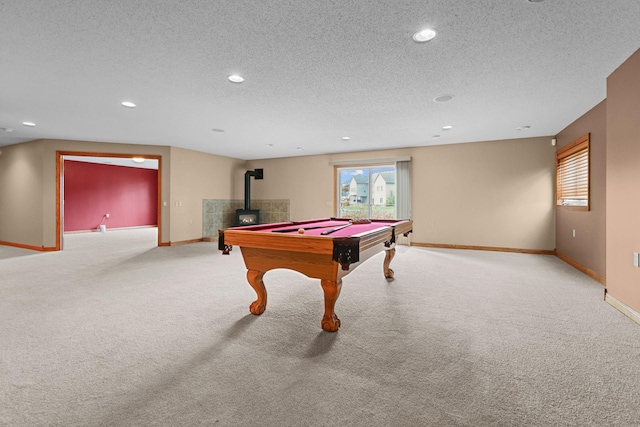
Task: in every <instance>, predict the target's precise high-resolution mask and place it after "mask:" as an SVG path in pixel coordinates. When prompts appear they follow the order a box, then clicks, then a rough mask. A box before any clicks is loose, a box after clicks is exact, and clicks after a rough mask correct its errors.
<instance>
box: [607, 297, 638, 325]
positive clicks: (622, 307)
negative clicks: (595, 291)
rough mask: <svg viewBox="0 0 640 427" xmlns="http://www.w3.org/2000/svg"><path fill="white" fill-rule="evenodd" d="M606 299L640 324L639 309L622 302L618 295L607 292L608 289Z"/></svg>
mask: <svg viewBox="0 0 640 427" xmlns="http://www.w3.org/2000/svg"><path fill="white" fill-rule="evenodd" d="M604 300H605V301H606V302H608V303H609V304H611V305H612V306H613V308H615V309H616V310H618V311H619V312H621V313H622V314H624V315H625V316H627V317H629V318H630V319H631V320H633V321H634V322H636V323H638V324H640V313H638V312H637V311H635V310H634V309H633V308H631V307H629V306H628V305H626V304H625V303H623V302H621V301H620V300H618V299H617V298H616V297H614V296H612V295H611V294H610V293H608V292H607V290H606V289H605V290H604Z"/></svg>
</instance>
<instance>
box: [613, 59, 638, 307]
mask: <svg viewBox="0 0 640 427" xmlns="http://www.w3.org/2000/svg"><path fill="white" fill-rule="evenodd" d="M638 94H640V51H637V52H636V53H634V54H633V55H632V56H631V57H630V58H629V59H628V60H627V61H626V62H625V63H624V64H622V65H621V66H620V67H619V68H618V69H617V70H616V71H614V72H613V73H612V74H611V76H609V78H608V79H607V150H606V156H607V162H606V163H607V220H606V224H607V225H606V227H607V238H606V241H607V244H606V251H607V254H606V260H607V261H606V262H607V291H608V292H609V294H610V295H612V296H613V297H615V298H616V299H618V300H619V301H620V302H622V303H623V304H626V305H627V306H628V307H631V308H632V309H634V310H635V311H636V312H640V268H637V267H634V265H633V258H632V257H633V253H634V252H640V221H639V218H640V186H639V183H640V96H638Z"/></svg>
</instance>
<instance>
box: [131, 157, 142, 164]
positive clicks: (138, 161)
mask: <svg viewBox="0 0 640 427" xmlns="http://www.w3.org/2000/svg"><path fill="white" fill-rule="evenodd" d="M131 160H133V161H134V162H135V163H144V157H132V158H131Z"/></svg>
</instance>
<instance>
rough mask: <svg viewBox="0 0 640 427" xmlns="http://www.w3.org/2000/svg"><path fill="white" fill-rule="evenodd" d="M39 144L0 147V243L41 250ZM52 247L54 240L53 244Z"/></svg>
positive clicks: (41, 179)
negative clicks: (16, 244) (17, 244)
mask: <svg viewBox="0 0 640 427" xmlns="http://www.w3.org/2000/svg"><path fill="white" fill-rule="evenodd" d="M42 147H43V143H42V141H32V142H28V143H24V144H19V145H12V146H7V147H0V153H1V154H0V241H2V242H7V243H19V244H22V245H27V246H32V247H37V248H42V247H45V246H47V245H45V244H44V237H43V230H44V225H45V224H44V221H43V216H42V212H43V203H44V201H43V200H44V199H43V195H44V191H43V187H44V183H45V179H44V175H43V168H42V151H43V148H42ZM54 243H55V240H54Z"/></svg>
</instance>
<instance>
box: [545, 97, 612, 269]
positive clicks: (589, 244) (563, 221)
mask: <svg viewBox="0 0 640 427" xmlns="http://www.w3.org/2000/svg"><path fill="white" fill-rule="evenodd" d="M606 129H607V104H606V101H602V102H601V103H600V104H598V105H596V106H595V107H594V108H592V109H591V110H590V111H588V112H587V113H586V114H584V115H583V116H582V117H580V118H579V119H578V120H576V121H575V122H573V123H572V124H571V125H569V126H567V127H566V128H565V129H564V130H562V131H561V132H560V133H559V134H558V135H557V141H558V144H557V148H558V149H560V148H562V147H564V146H566V145H568V144H570V143H571V142H573V141H575V140H576V139H578V138H580V137H581V136H583V135H585V134H587V133H589V134H590V147H589V150H590V184H591V193H590V199H591V203H590V204H591V208H590V210H589V211H578V210H572V209H570V208H558V209H556V250H557V251H558V253H559V254H561V255H564V256H566V257H567V258H569V259H571V260H573V261H575V262H576V263H578V264H580V265H581V266H583V267H585V268H586V269H589V270H591V271H593V272H595V273H596V274H597V275H598V276H600V277H602V278H605V277H606V262H605V260H606V258H605V252H606V251H605V249H606V227H605V224H606V215H605V214H606V210H607V209H606V207H607V206H606V203H607V201H606V183H607V180H606V157H607V156H606V149H607V131H606ZM573 230H576V235H575V237H573Z"/></svg>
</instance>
